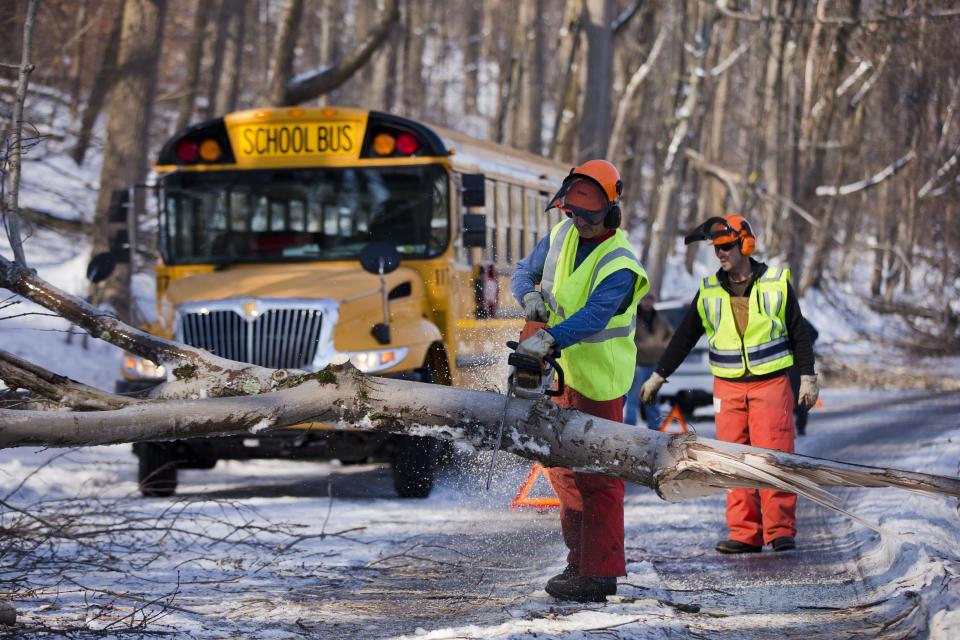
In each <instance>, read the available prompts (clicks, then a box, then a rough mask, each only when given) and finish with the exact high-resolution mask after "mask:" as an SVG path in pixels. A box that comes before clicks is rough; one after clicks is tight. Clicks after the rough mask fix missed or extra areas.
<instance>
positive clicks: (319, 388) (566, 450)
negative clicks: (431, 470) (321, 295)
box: [0, 365, 960, 508]
mask: <svg viewBox="0 0 960 640" xmlns="http://www.w3.org/2000/svg"><path fill="white" fill-rule="evenodd" d="M280 385H281V386H285V385H290V387H289V388H286V389H281V390H280V391H275V392H271V393H264V394H259V395H253V396H241V397H229V398H201V399H194V400H182V399H181V400H175V401H166V400H154V401H151V402H142V403H138V404H135V405H131V406H128V407H124V408H122V409H116V410H111V411H96V412H83V413H50V412H44V411H15V410H0V446H3V447H13V446H28V445H43V446H78V445H101V444H115V443H120V442H134V441H143V440H172V439H178V438H185V437H197V436H219V435H227V434H233V433H243V432H251V433H256V434H265V433H269V431H270V430H273V429H278V428H283V427H287V426H292V425H296V424H301V423H310V422H314V423H315V422H321V423H325V424H327V425H329V426H330V427H332V428H335V429H351V430H360V431H379V432H390V433H405V434H409V435H418V436H433V437H438V438H445V439H455V440H465V441H468V442H470V443H471V444H472V445H473V446H475V447H477V448H481V449H491V448H493V446H494V444H493V443H494V437H495V433H496V428H497V424H498V421H499V419H500V412H501V411H502V409H503V396H501V395H499V394H496V393H490V392H484V391H472V390H468V389H459V388H454V387H444V386H440V385H425V384H423V383H418V382H410V381H405V380H398V379H392V378H372V377H367V376H364V375H362V374H360V373H359V372H357V371H356V370H355V369H353V367H352V366H350V365H339V366H333V367H329V368H328V369H325V370H324V371H322V372H319V373H317V374H306V375H299V374H298V375H294V376H291V377H290V378H288V379H287V380H285V381H283V382H281V383H280ZM412 399H416V400H413V401H412ZM506 411H507V413H506V419H505V421H504V423H505V425H506V428H505V431H504V436H503V442H502V446H501V448H502V449H503V450H505V451H509V452H511V453H514V454H517V455H519V456H522V457H524V458H528V459H531V460H536V461H537V462H540V463H541V464H543V465H544V466H548V467H568V468H574V469H578V470H583V471H590V472H595V473H604V474H608V475H613V476H617V477H619V478H623V479H624V480H629V481H632V482H636V483H639V484H642V485H644V486H647V487H650V488H652V489H654V490H655V491H656V492H657V493H658V494H659V495H660V496H661V497H663V498H664V499H666V500H670V501H679V500H683V499H686V498H692V497H697V496H703V495H708V494H711V493H715V492H717V491H721V490H724V489H727V488H731V487H757V488H776V489H781V490H785V491H792V492H795V493H798V494H800V495H804V496H806V497H808V498H810V499H812V500H815V501H817V502H819V503H821V504H825V505H827V506H830V507H834V508H836V507H837V506H838V505H837V502H836V500H835V499H834V498H833V497H832V496H831V495H830V494H828V493H826V492H825V491H823V490H822V489H820V486H846V487H886V486H892V487H899V488H902V489H909V490H912V491H918V492H921V493H927V494H931V495H941V494H942V495H950V496H958V497H960V479H956V478H946V477H939V476H933V475H928V474H922V473H913V472H908V471H899V470H894V469H881V468H874V467H867V466H862V465H852V464H846V463H841V462H833V461H829V460H821V459H818V458H810V457H807V456H802V455H797V454H791V453H785V452H781V451H772V450H768V449H761V448H759V447H751V446H746V445H738V444H732V443H727V442H720V441H717V440H712V439H709V438H702V437H700V436H697V435H693V434H690V435H684V436H679V437H678V436H672V435H670V434H666V433H661V432H658V431H651V430H649V429H636V428H631V427H625V426H624V425H623V424H622V423H619V422H614V421H611V420H604V419H601V418H597V417H594V416H590V415H587V414H583V413H580V412H579V411H575V410H572V409H563V408H561V407H559V406H557V405H556V404H554V403H552V402H550V401H548V400H546V399H542V400H537V401H532V400H524V399H518V398H515V399H511V400H510V401H509V402H508V404H507V409H506Z"/></svg>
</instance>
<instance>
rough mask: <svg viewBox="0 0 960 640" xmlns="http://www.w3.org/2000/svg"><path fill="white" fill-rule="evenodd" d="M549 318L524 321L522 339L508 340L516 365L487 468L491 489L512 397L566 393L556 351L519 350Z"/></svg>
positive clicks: (508, 383) (508, 362)
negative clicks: (530, 352) (529, 352)
mask: <svg viewBox="0 0 960 640" xmlns="http://www.w3.org/2000/svg"><path fill="white" fill-rule="evenodd" d="M546 328H547V325H546V323H545V322H534V321H532V320H528V321H527V322H526V324H524V325H523V330H522V331H521V332H520V340H519V341H513V340H511V341H510V342H508V343H507V347H508V348H510V349H512V350H513V351H512V353H511V354H510V355H509V356H508V357H507V364H508V365H510V366H511V367H513V370H512V371H511V372H510V376H509V377H508V378H507V397H506V400H504V402H503V411H502V412H501V414H500V422H499V424H498V425H497V444H496V446H495V447H494V449H493V455H492V456H491V457H490V468H489V469H487V490H489V489H490V478H492V477H493V464H494V462H496V459H497V452H498V451H500V443H501V442H502V441H503V427H504V422H505V421H506V418H507V409H508V408H509V406H510V399H511V398H524V399H527V400H536V399H537V398H539V397H540V396H541V395H544V396H551V397H555V396H561V395H563V369H562V368H560V365H559V363H557V359H556V357H555V356H553V355H548V356H547V357H545V358H544V359H543V360H542V361H541V360H539V359H537V358H535V357H533V356H529V355H526V354H523V353H517V347H518V346H519V345H520V342H523V341H524V340H526V339H527V338H529V337H530V336H532V335H533V334H535V333H536V332H537V331H539V330H540V329H546ZM554 374H556V378H557V388H556V389H553V377H554Z"/></svg>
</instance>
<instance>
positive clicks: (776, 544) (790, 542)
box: [770, 536, 797, 551]
mask: <svg viewBox="0 0 960 640" xmlns="http://www.w3.org/2000/svg"><path fill="white" fill-rule="evenodd" d="M770 546H771V547H773V550H774V551H790V550H791V549H796V548H797V541H796V540H794V539H793V536H782V537H780V538H774V539H773V541H772V542H771V543H770Z"/></svg>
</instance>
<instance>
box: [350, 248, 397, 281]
mask: <svg viewBox="0 0 960 640" xmlns="http://www.w3.org/2000/svg"><path fill="white" fill-rule="evenodd" d="M360 266H362V267H363V270H364V271H366V272H368V273H372V274H374V275H383V274H386V273H392V272H393V271H395V270H396V268H397V267H399V266H400V253H399V252H398V251H397V248H396V247H395V246H394V245H392V244H390V243H388V242H371V243H369V244H368V245H367V246H365V247H364V248H363V251H361V252H360Z"/></svg>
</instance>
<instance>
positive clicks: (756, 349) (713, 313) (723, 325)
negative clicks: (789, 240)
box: [697, 267, 793, 378]
mask: <svg viewBox="0 0 960 640" xmlns="http://www.w3.org/2000/svg"><path fill="white" fill-rule="evenodd" d="M789 279H790V270H789V269H779V268H774V267H770V268H768V269H767V271H766V272H765V273H764V274H763V275H762V276H761V277H760V278H758V279H757V280H756V281H755V282H754V283H753V290H752V291H751V292H750V301H749V315H748V316H747V318H748V319H747V328H746V330H745V331H744V335H743V337H742V338H741V337H740V332H738V331H737V325H736V322H735V321H734V319H733V306H732V305H731V303H730V293H729V292H727V290H726V289H724V288H723V287H722V286H721V285H720V281H719V280H718V279H717V276H716V274H714V275H712V276H709V277H707V278H703V279H702V280H701V281H700V297H699V300H698V304H697V311H698V312H699V313H700V321H701V322H702V323H703V328H704V331H706V333H707V341H708V342H709V344H710V371H711V372H712V373H713V375H715V376H717V377H718V378H739V377H741V376H743V375H744V374H747V373H749V374H752V375H763V374H767V373H773V372H774V371H779V370H781V369H786V368H787V367H789V366H791V365H792V364H793V351H791V349H790V339H789V338H788V337H787V281H788V280H789Z"/></svg>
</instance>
